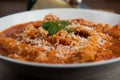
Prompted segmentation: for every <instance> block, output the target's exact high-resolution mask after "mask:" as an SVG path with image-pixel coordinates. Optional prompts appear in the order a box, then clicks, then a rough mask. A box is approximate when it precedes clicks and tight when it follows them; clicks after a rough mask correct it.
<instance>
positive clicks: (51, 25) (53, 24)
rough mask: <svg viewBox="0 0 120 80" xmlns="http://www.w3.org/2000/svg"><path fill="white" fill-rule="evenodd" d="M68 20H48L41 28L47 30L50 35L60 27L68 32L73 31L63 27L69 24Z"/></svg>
mask: <svg viewBox="0 0 120 80" xmlns="http://www.w3.org/2000/svg"><path fill="white" fill-rule="evenodd" d="M70 24H71V23H70V22H68V21H48V22H46V23H44V24H43V29H45V30H47V31H48V33H49V34H50V35H53V34H55V33H57V32H58V31H60V30H61V29H64V30H66V31H67V32H68V33H71V32H73V31H72V30H70V29H68V28H65V26H68V25H70Z"/></svg>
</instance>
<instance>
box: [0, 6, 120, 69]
mask: <svg viewBox="0 0 120 80" xmlns="http://www.w3.org/2000/svg"><path fill="white" fill-rule="evenodd" d="M44 10H49V11H50V10H54V11H55V10H78V11H90V12H99V13H106V14H111V15H116V16H119V17H120V15H119V14H116V13H110V12H106V11H98V10H91V9H74V8H51V9H40V10H31V11H23V12H19V13H14V14H10V15H7V16H4V17H1V18H0V20H2V19H4V18H7V17H12V16H15V15H19V14H24V13H29V12H36V11H44ZM0 59H2V60H5V61H8V62H12V63H17V64H22V65H28V66H35V67H49V68H80V67H92V66H99V65H105V64H110V63H115V62H118V61H120V58H115V59H110V60H106V61H98V62H90V63H79V64H47V63H36V62H26V61H21V60H16V59H12V58H9V57H5V56H2V55H0Z"/></svg>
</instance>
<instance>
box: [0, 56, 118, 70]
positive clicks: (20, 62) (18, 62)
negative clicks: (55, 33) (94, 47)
mask: <svg viewBox="0 0 120 80" xmlns="http://www.w3.org/2000/svg"><path fill="white" fill-rule="evenodd" d="M0 59H2V60H4V61H7V62H11V63H15V64H21V65H26V66H34V67H49V68H82V67H95V66H100V65H106V64H111V63H115V62H119V61H120V58H114V59H110V60H106V61H98V62H90V63H78V64H47V63H37V62H27V61H21V60H17V59H12V58H9V57H5V56H2V55H0Z"/></svg>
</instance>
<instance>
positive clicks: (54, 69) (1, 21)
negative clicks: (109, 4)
mask: <svg viewBox="0 0 120 80" xmlns="http://www.w3.org/2000/svg"><path fill="white" fill-rule="evenodd" d="M48 13H52V14H55V15H57V16H59V17H60V18H61V19H73V18H84V19H86V20H88V21H92V22H96V23H108V24H111V25H115V24H120V15H119V14H114V13H108V12H102V11H95V10H86V9H65V8H64V9H60V8H59V9H43V10H42V9H41V10H33V11H26V12H21V13H17V14H13V15H8V16H5V17H2V18H0V31H2V30H4V29H7V28H9V27H11V26H13V25H16V24H20V23H25V22H29V21H36V20H42V19H43V17H44V16H45V15H47V14H48ZM0 63H3V64H5V65H6V66H8V67H9V68H10V69H12V70H14V71H15V72H18V73H21V74H24V75H28V76H32V77H34V78H41V79H53V80H56V79H57V80H75V79H76V80H77V79H79V80H80V79H90V78H93V77H98V76H101V75H105V74H107V73H109V72H112V71H116V70H118V69H120V68H119V66H120V58H116V59H111V60H107V61H101V62H93V63H82V64H41V63H32V62H23V61H18V60H14V59H11V58H7V57H4V56H0Z"/></svg>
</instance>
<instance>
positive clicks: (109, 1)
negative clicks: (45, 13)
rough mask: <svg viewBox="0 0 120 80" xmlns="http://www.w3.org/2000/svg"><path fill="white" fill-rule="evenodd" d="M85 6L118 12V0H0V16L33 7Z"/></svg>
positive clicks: (119, 10)
mask: <svg viewBox="0 0 120 80" xmlns="http://www.w3.org/2000/svg"><path fill="white" fill-rule="evenodd" d="M63 7H64V8H81V9H82V8H87V9H96V10H103V11H108V12H113V13H118V14H120V0H0V17H2V16H5V15H9V14H13V13H17V12H22V11H27V10H33V9H45V8H63Z"/></svg>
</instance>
